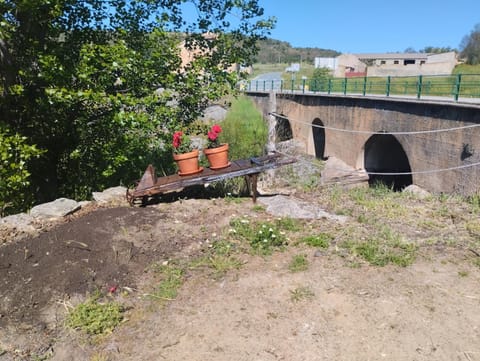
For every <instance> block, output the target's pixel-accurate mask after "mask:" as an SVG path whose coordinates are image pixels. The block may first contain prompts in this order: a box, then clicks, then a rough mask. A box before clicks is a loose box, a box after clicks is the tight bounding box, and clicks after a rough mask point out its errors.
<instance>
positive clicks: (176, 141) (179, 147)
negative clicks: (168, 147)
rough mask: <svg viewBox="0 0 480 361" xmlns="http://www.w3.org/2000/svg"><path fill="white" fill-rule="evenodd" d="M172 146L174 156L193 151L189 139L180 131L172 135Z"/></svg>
mask: <svg viewBox="0 0 480 361" xmlns="http://www.w3.org/2000/svg"><path fill="white" fill-rule="evenodd" d="M172 145H173V152H174V153H175V154H182V153H188V152H191V151H192V150H193V147H192V142H191V140H190V138H189V137H188V135H186V134H185V133H183V132H182V131H177V132H175V133H173V139H172Z"/></svg>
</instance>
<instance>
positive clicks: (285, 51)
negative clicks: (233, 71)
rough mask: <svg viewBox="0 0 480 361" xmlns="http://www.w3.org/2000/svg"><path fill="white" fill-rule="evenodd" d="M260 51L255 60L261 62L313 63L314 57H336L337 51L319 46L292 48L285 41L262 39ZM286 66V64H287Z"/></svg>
mask: <svg viewBox="0 0 480 361" xmlns="http://www.w3.org/2000/svg"><path fill="white" fill-rule="evenodd" d="M259 45H260V46H259V47H260V51H259V52H258V54H257V55H256V56H255V61H256V62H258V63H261V64H268V63H281V64H290V63H300V62H301V61H304V62H308V63H313V61H314V59H315V58H316V57H336V56H338V55H340V53H339V52H338V51H335V50H331V49H321V48H294V47H292V46H291V45H290V44H289V43H288V42H286V41H280V40H275V39H264V40H261V41H260V42H259ZM287 66H288V65H287ZM284 68H285V67H284Z"/></svg>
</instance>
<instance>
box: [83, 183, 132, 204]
mask: <svg viewBox="0 0 480 361" xmlns="http://www.w3.org/2000/svg"><path fill="white" fill-rule="evenodd" d="M126 194H127V188H125V187H122V186H118V187H112V188H108V189H105V190H104V191H103V192H93V193H92V197H93V199H94V200H95V201H97V202H99V203H111V202H119V201H120V202H123V201H124V202H126Z"/></svg>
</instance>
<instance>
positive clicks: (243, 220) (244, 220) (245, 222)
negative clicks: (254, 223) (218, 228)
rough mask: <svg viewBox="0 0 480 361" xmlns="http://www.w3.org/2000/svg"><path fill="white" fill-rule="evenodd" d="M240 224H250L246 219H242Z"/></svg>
mask: <svg viewBox="0 0 480 361" xmlns="http://www.w3.org/2000/svg"><path fill="white" fill-rule="evenodd" d="M240 223H243V224H247V223H250V222H249V221H248V219H242V220H241V221H240Z"/></svg>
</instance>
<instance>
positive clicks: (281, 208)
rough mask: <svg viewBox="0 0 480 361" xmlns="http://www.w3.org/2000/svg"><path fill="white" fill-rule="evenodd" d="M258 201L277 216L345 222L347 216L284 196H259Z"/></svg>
mask: <svg viewBox="0 0 480 361" xmlns="http://www.w3.org/2000/svg"><path fill="white" fill-rule="evenodd" d="M258 201H259V202H260V203H262V204H264V205H266V206H267V212H268V213H270V214H273V215H275V216H279V217H291V218H302V219H322V218H325V219H328V220H331V221H336V222H340V223H345V222H346V220H347V217H345V216H338V215H335V214H331V213H328V212H326V211H325V210H323V209H321V208H319V207H317V206H316V205H314V204H312V203H309V202H305V201H302V200H300V199H295V198H292V197H286V196H282V195H279V196H274V197H261V198H258Z"/></svg>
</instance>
